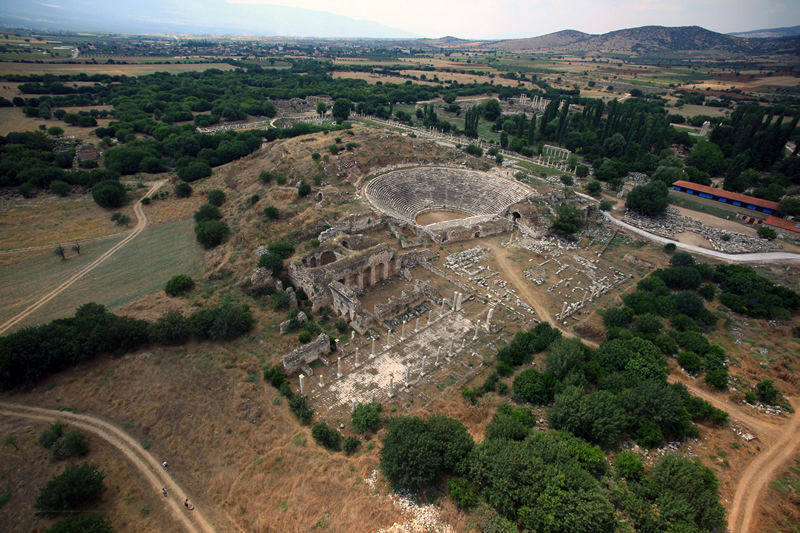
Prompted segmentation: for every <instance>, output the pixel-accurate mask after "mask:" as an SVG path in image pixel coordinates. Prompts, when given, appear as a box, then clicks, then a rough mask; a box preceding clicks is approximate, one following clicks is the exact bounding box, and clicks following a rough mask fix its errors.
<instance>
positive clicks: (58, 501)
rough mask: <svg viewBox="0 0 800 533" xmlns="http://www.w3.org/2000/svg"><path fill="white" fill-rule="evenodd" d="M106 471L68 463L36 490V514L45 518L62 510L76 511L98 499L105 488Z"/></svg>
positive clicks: (87, 465)
mask: <svg viewBox="0 0 800 533" xmlns="http://www.w3.org/2000/svg"><path fill="white" fill-rule="evenodd" d="M104 478H105V474H104V473H103V471H102V470H99V469H98V468H97V466H95V465H92V464H89V463H83V464H81V465H75V464H70V465H68V466H67V468H66V469H65V470H64V472H63V473H61V474H59V475H58V476H56V477H54V478H53V479H51V480H50V481H49V482H48V483H47V485H45V486H44V488H42V489H41V490H40V491H39V496H37V498H36V503H35V504H34V506H33V507H34V508H35V509H36V510H37V512H36V516H39V517H47V516H52V515H56V514H59V513H61V512H64V511H74V510H79V509H81V508H83V507H85V506H87V505H89V504H92V503H94V502H96V501H97V500H99V499H100V495H101V493H102V492H103V489H104V488H105V487H104V486H103V479H104Z"/></svg>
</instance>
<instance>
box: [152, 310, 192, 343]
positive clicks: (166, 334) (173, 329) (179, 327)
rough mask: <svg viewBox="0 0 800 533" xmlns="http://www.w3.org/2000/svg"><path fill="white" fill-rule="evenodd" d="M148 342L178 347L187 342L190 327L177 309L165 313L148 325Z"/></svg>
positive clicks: (188, 322)
mask: <svg viewBox="0 0 800 533" xmlns="http://www.w3.org/2000/svg"><path fill="white" fill-rule="evenodd" d="M148 334H149V335H150V340H151V341H153V342H156V343H158V344H163V345H164V346H179V345H181V344H184V343H185V342H186V341H188V340H189V337H190V336H191V334H192V325H191V322H190V320H189V319H188V318H186V317H185V316H183V313H181V312H180V311H178V310H177V309H173V310H171V311H167V312H165V313H164V314H163V315H161V316H160V317H158V319H157V320H156V321H155V322H153V323H152V324H150V327H149V328H148Z"/></svg>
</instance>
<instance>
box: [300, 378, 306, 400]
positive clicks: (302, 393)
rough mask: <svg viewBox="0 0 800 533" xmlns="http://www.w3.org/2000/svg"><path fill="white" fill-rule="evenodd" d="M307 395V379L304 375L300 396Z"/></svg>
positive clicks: (301, 381) (301, 380)
mask: <svg viewBox="0 0 800 533" xmlns="http://www.w3.org/2000/svg"><path fill="white" fill-rule="evenodd" d="M305 394H306V377H305V376H304V375H303V374H300V396H305Z"/></svg>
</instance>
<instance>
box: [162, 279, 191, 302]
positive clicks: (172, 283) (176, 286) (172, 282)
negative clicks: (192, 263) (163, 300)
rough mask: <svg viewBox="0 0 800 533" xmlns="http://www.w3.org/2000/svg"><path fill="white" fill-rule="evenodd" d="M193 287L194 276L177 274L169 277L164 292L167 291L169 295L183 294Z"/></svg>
mask: <svg viewBox="0 0 800 533" xmlns="http://www.w3.org/2000/svg"><path fill="white" fill-rule="evenodd" d="M193 288H194V280H193V279H192V278H190V277H189V276H187V275H186V274H175V275H174V276H172V277H171V278H169V281H168V282H167V284H166V286H164V292H166V293H167V296H172V297H175V296H183V295H185V294H187V293H189V292H190V291H191V290H192V289H193Z"/></svg>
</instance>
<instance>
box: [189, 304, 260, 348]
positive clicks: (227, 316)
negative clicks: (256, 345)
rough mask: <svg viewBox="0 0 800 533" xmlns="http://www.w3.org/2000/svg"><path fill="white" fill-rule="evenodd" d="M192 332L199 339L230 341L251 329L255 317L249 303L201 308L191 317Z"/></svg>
mask: <svg viewBox="0 0 800 533" xmlns="http://www.w3.org/2000/svg"><path fill="white" fill-rule="evenodd" d="M189 322H190V323H191V325H192V334H193V335H194V336H195V337H196V338H197V339H198V340H204V339H211V340H212V341H215V342H221V341H229V340H231V339H235V338H236V337H240V336H242V335H243V334H245V333H247V332H248V331H250V330H251V329H252V328H253V326H254V325H255V322H256V321H255V319H254V318H253V315H251V314H250V310H249V308H248V307H247V305H234V304H232V303H230V302H226V303H223V304H222V305H219V306H217V307H213V308H211V309H200V310H198V311H195V312H194V313H192V315H191V316H190V317H189Z"/></svg>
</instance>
